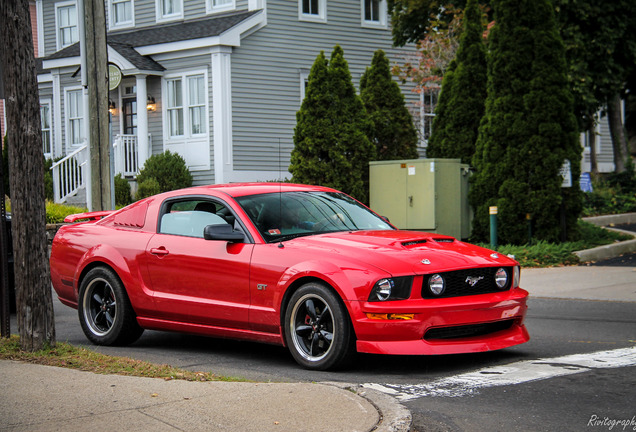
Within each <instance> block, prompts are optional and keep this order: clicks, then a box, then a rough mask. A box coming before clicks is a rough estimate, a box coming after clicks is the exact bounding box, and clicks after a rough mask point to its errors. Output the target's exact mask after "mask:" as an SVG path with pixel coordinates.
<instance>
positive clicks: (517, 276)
mask: <svg viewBox="0 0 636 432" xmlns="http://www.w3.org/2000/svg"><path fill="white" fill-rule="evenodd" d="M520 283H521V267H519V266H514V267H513V270H512V287H513V288H517V287H518V286H519V284H520Z"/></svg>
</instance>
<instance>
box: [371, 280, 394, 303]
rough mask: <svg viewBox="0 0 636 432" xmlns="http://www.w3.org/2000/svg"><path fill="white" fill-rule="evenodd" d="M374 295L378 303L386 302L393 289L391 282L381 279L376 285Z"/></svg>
mask: <svg viewBox="0 0 636 432" xmlns="http://www.w3.org/2000/svg"><path fill="white" fill-rule="evenodd" d="M376 287H377V289H376V291H375V295H376V297H377V298H378V300H380V301H385V300H388V299H389V297H391V290H392V289H393V281H392V280H391V279H382V280H380V281H378V283H377V284H376Z"/></svg>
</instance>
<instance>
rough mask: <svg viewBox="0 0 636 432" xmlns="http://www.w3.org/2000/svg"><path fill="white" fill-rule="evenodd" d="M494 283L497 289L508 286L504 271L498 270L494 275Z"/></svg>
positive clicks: (506, 275)
mask: <svg viewBox="0 0 636 432" xmlns="http://www.w3.org/2000/svg"><path fill="white" fill-rule="evenodd" d="M495 283H496V284H497V287H498V288H499V289H504V288H505V287H506V285H507V284H508V273H507V272H506V270H505V269H503V268H500V269H498V270H497V272H496V273H495Z"/></svg>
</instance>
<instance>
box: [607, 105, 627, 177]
mask: <svg viewBox="0 0 636 432" xmlns="http://www.w3.org/2000/svg"><path fill="white" fill-rule="evenodd" d="M621 105H622V104H621V97H620V95H619V94H618V93H614V94H613V95H612V96H610V98H609V100H608V101H607V119H608V121H609V127H610V134H611V135H612V149H613V150H614V169H615V170H616V172H617V173H620V172H623V171H625V168H626V164H627V137H626V133H625V127H624V126H623V116H622V111H623V110H622V106H621Z"/></svg>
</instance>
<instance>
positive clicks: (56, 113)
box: [51, 69, 64, 159]
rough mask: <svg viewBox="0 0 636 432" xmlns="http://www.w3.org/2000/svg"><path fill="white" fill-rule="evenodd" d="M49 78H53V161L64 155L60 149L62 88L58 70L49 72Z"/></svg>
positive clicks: (61, 148)
mask: <svg viewBox="0 0 636 432" xmlns="http://www.w3.org/2000/svg"><path fill="white" fill-rule="evenodd" d="M51 77H52V78H53V82H52V84H53V106H52V108H53V109H52V111H53V112H52V114H51V115H52V116H53V122H52V123H53V124H52V126H53V146H52V147H53V149H52V151H53V154H52V157H53V159H55V158H56V157H58V156H62V155H63V154H64V149H63V147H62V88H61V86H60V70H59V69H55V70H52V71H51Z"/></svg>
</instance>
